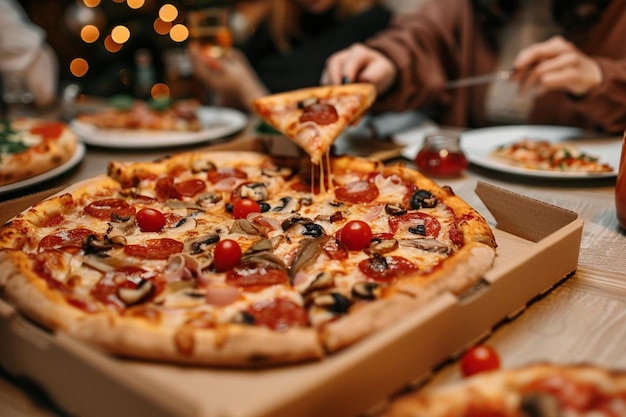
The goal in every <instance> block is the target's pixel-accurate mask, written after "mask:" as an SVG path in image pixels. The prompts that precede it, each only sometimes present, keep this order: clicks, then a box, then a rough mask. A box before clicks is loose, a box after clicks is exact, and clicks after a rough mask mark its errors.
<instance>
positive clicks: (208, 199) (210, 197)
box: [196, 191, 222, 205]
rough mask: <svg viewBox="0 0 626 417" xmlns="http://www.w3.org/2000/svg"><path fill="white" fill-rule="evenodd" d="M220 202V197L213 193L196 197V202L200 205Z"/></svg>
mask: <svg viewBox="0 0 626 417" xmlns="http://www.w3.org/2000/svg"><path fill="white" fill-rule="evenodd" d="M220 201H222V195H221V194H218V193H214V192H211V191H209V192H206V193H202V194H198V195H197V196H196V202H197V203H198V204H202V205H209V204H215V203H219V202H220Z"/></svg>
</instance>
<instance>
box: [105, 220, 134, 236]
mask: <svg viewBox="0 0 626 417" xmlns="http://www.w3.org/2000/svg"><path fill="white" fill-rule="evenodd" d="M111 218H112V219H113V220H115V221H113V222H109V227H108V228H107V232H106V236H107V238H108V239H112V238H113V236H128V235H130V234H132V233H133V231H134V230H135V227H136V225H135V216H129V217H127V218H125V220H122V218H121V217H113V216H112V217H111Z"/></svg>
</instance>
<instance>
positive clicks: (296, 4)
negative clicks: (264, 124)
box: [188, 0, 391, 110]
mask: <svg viewBox="0 0 626 417" xmlns="http://www.w3.org/2000/svg"><path fill="white" fill-rule="evenodd" d="M270 1H271V3H270V8H269V10H268V11H267V15H266V17H265V18H264V19H263V20H262V21H261V22H260V23H259V24H258V26H257V27H256V28H255V31H254V33H253V34H252V35H251V36H250V37H249V38H248V39H247V40H246V41H245V43H243V44H241V45H239V46H238V47H235V48H232V49H231V50H229V51H228V53H227V55H226V56H224V57H223V58H219V59H216V58H212V57H210V56H207V55H206V54H203V53H202V49H201V47H200V45H199V44H197V43H194V42H191V43H190V44H189V46H188V50H189V54H190V57H191V60H192V63H193V67H194V74H195V76H196V77H197V78H198V79H200V80H201V81H202V83H203V84H204V85H206V86H207V88H208V89H209V90H211V91H212V92H214V93H215V94H216V95H217V96H218V97H217V102H218V103H219V104H220V105H224V106H228V107H235V108H240V109H244V110H250V103H251V101H252V100H254V99H255V98H258V97H261V96H264V95H267V94H268V93H278V92H282V91H288V90H292V89H297V88H304V87H312V86H316V85H319V81H320V77H321V73H322V70H323V69H324V64H325V61H326V59H327V58H328V57H329V56H330V55H331V54H332V53H333V52H335V51H338V50H340V49H342V48H346V47H348V46H349V45H351V44H353V43H354V42H360V41H364V40H365V39H367V38H369V37H370V36H372V35H374V34H375V33H376V32H378V31H380V30H382V29H384V28H385V27H387V25H388V23H389V21H390V18H391V11H390V10H389V9H388V8H386V7H384V6H382V5H381V4H380V3H379V2H378V1H377V0H270Z"/></svg>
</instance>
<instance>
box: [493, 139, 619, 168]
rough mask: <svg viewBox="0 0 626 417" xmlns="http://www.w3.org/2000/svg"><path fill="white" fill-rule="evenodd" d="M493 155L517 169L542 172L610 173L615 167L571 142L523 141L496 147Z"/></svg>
mask: <svg viewBox="0 0 626 417" xmlns="http://www.w3.org/2000/svg"><path fill="white" fill-rule="evenodd" d="M492 155H493V156H495V157H497V158H502V159H504V160H506V161H507V162H509V163H512V164H514V165H516V166H521V167H524V168H528V169H535V170H543V171H563V172H591V173H593V172H611V171H613V167H612V166H610V165H609V164H607V163H604V162H602V161H600V160H599V158H598V157H597V156H593V155H590V154H588V153H586V152H584V151H582V150H581V149H579V148H578V147H577V146H576V145H574V144H572V143H568V142H549V141H547V140H540V139H531V138H523V139H521V140H519V141H516V142H513V143H507V144H504V145H501V146H499V147H497V148H496V149H495V150H494V151H493V152H492Z"/></svg>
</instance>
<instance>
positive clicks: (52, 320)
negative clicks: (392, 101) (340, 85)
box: [0, 91, 496, 366]
mask: <svg viewBox="0 0 626 417" xmlns="http://www.w3.org/2000/svg"><path fill="white" fill-rule="evenodd" d="M309 93H311V91H309ZM284 98H285V96H283V99H284ZM287 98H288V96H287ZM300 107H302V106H300ZM293 108H295V109H296V110H295V111H298V106H295V107H293ZM299 110H302V109H299ZM326 110H327V109H326ZM326 110H324V111H326ZM339 111H340V113H341V110H339ZM209 149H210V148H209ZM324 160H325V161H326V164H325V166H324V167H320V166H316V165H315V164H310V163H308V160H305V161H304V162H307V163H302V162H303V161H301V160H293V161H288V160H286V159H284V158H283V159H281V160H276V159H274V158H272V157H271V156H268V155H265V154H262V153H256V152H248V151H211V150H206V151H202V152H186V153H180V154H176V155H173V156H170V157H166V158H163V159H162V160H159V161H155V162H136V163H122V162H111V163H110V164H109V169H108V173H107V175H102V176H99V177H95V178H92V179H89V180H85V181H83V182H80V183H78V184H75V185H73V186H72V187H70V188H68V189H66V190H64V191H62V192H61V193H59V194H57V195H54V196H52V197H50V198H48V199H46V200H44V201H42V202H40V203H38V204H35V205H34V206H33V207H31V208H30V209H28V210H26V211H24V212H23V213H21V214H19V215H18V216H16V217H15V218H13V219H12V220H11V221H9V222H8V223H7V224H5V225H4V226H3V227H1V228H0V248H1V249H0V290H1V293H2V296H3V297H5V298H6V299H8V300H9V301H11V302H12V303H13V304H14V305H15V306H17V308H18V309H19V310H20V311H22V312H23V313H24V314H26V315H27V316H29V317H31V318H32V319H33V320H35V321H36V322H38V323H41V324H42V325H44V326H46V327H48V328H51V329H54V330H61V331H64V332H67V333H69V334H71V335H73V336H75V337H77V338H79V339H81V340H84V341H86V342H88V343H90V344H93V345H96V346H99V347H101V348H103V349H105V350H106V351H109V352H112V353H115V354H120V355H125V356H131V357H139V358H147V359H155V360H164V361H173V362H181V363H193V364H207V365H215V366H260V365H270V364H284V363H296V362H302V361H310V360H318V359H321V358H323V357H324V356H326V355H328V354H332V353H333V352H337V351H339V350H341V349H343V348H345V347H347V346H350V345H352V344H354V343H357V342H358V341H360V340H362V339H363V338H366V337H368V336H369V335H371V334H373V333H374V332H377V331H379V330H381V329H383V328H385V327H386V326H390V325H392V324H393V323H394V322H396V321H398V320H402V318H403V317H404V316H406V315H408V314H411V313H413V312H415V311H416V310H419V309H420V307H421V306H423V305H424V304H425V303H428V302H429V301H430V300H432V299H434V298H435V297H437V296H438V295H440V294H442V293H446V292H452V293H459V292H461V291H463V290H465V289H466V288H468V287H470V286H471V285H472V284H474V283H475V282H476V281H478V280H479V279H480V278H481V276H482V275H483V274H484V273H485V271H487V270H488V269H489V268H490V267H491V265H492V262H493V260H494V257H495V253H496V252H495V247H496V243H495V240H494V236H493V234H492V230H491V228H490V227H489V225H488V223H487V222H486V221H485V219H484V218H483V217H482V216H481V215H480V214H479V213H478V212H477V211H476V210H475V209H474V208H472V207H471V206H469V205H468V204H467V203H466V202H464V201H463V200H462V199H461V198H459V197H458V196H456V195H455V194H454V192H453V191H452V190H451V189H450V188H447V187H440V186H438V185H437V184H436V183H434V182H433V181H431V180H429V179H428V178H426V177H424V176H423V175H421V174H420V173H419V172H417V171H415V170H413V169H411V168H408V167H406V166H402V165H395V166H384V165H383V164H382V163H381V162H380V161H376V160H371V159H365V158H357V157H352V156H343V157H330V156H326V157H325V158H324Z"/></svg>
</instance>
